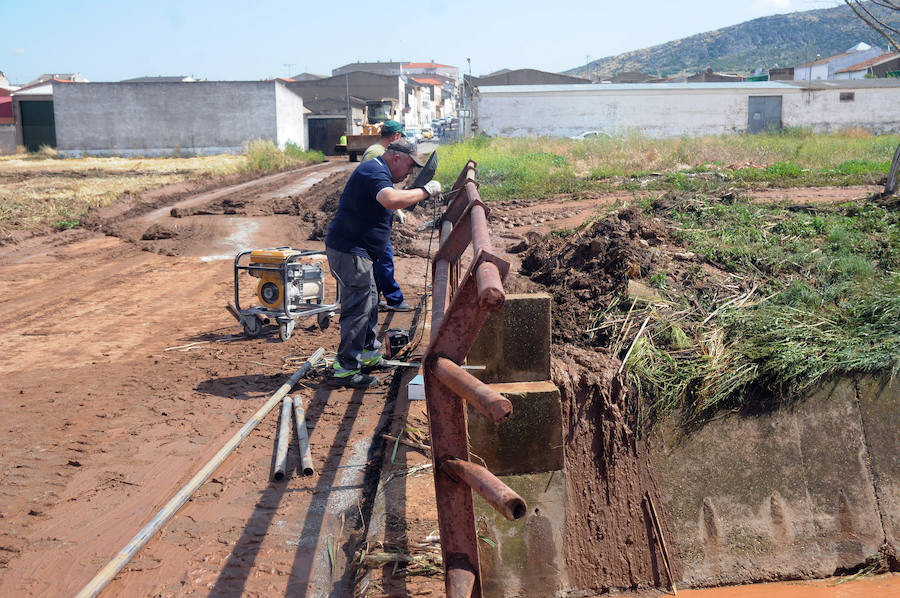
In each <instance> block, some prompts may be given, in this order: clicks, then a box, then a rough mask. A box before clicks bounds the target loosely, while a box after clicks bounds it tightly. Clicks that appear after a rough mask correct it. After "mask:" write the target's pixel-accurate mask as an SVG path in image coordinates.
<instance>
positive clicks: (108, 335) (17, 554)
mask: <svg viewBox="0 0 900 598" xmlns="http://www.w3.org/2000/svg"><path fill="white" fill-rule="evenodd" d="M332 168H333V169H336V171H337V172H338V174H340V173H346V172H347V171H348V170H349V165H347V164H341V163H337V164H331V165H325V166H323V169H332ZM326 175H327V173H326ZM317 177H321V172H320V170H316V169H309V170H307V171H304V172H295V173H291V174H286V175H285V176H282V177H280V178H278V179H276V180H275V181H274V182H266V181H263V183H262V188H263V189H267V191H265V192H264V193H269V194H272V195H274V196H280V197H286V196H298V195H299V194H302V193H303V190H304V189H309V188H310V187H312V186H313V185H312V183H311V181H312V180H315V179H316V178H317ZM322 178H324V177H322ZM246 182H249V183H253V182H254V181H246ZM238 184H239V185H240V184H244V182H239V183H238ZM335 184H339V183H335ZM259 188H260V187H257V191H255V192H253V193H259V191H258V189H259ZM298 188H300V190H297V189H298ZM213 193H222V194H224V195H229V196H230V197H232V198H237V199H241V197H246V196H247V194H250V191H249V190H247V189H246V188H245V189H238V190H237V191H235V192H232V190H230V189H217V190H215V191H209V190H206V191H204V192H202V193H199V194H196V195H192V194H188V195H182V194H181V192H180V191H179V192H176V191H173V190H172V189H171V188H170V189H168V190H167V193H160V192H157V193H156V194H155V196H154V195H153V194H151V195H150V196H149V197H147V196H141V197H136V198H135V197H129V198H126V200H125V201H124V202H123V204H122V205H115V206H111V207H110V209H109V210H106V211H103V212H102V214H101V213H100V211H98V213H96V214H95V221H94V222H95V226H94V227H93V228H92V229H91V230H85V229H81V230H73V231H66V232H63V233H58V234H53V235H49V236H45V237H33V238H30V239H25V240H22V241H21V242H20V243H17V244H15V245H7V246H5V247H3V248H0V258H2V265H0V324H2V329H0V353H2V354H3V356H4V357H3V359H2V360H0V374H2V377H3V382H4V383H3V388H2V389H0V410H2V412H3V413H4V417H3V423H4V428H3V443H2V446H0V595H3V596H61V595H74V594H75V593H76V592H77V591H78V590H79V589H80V588H81V587H83V585H84V584H85V583H87V581H88V580H89V579H90V578H91V577H92V576H93V575H94V574H95V573H96V572H97V571H98V570H99V569H100V568H101V567H102V566H103V565H104V564H105V563H106V562H108V561H109V560H110V559H111V558H112V556H114V555H115V553H116V552H117V551H118V550H120V549H121V548H122V547H123V546H125V545H126V544H127V543H128V541H129V540H130V539H131V538H132V536H133V535H134V534H135V533H136V532H137V531H138V530H139V529H140V528H141V526H143V525H144V524H146V522H147V521H148V520H149V519H150V518H151V517H152V516H153V515H154V514H155V513H156V512H157V511H158V510H159V509H160V508H161V507H162V506H163V505H164V504H165V502H166V501H168V499H169V498H171V496H172V495H173V494H174V493H175V492H176V491H177V490H178V488H180V487H181V486H182V485H183V484H184V483H185V482H187V481H188V480H189V479H190V477H191V476H193V475H194V473H195V472H196V471H197V469H198V468H199V467H200V466H202V464H203V463H205V462H206V461H207V460H208V459H209V458H210V457H212V455H213V454H214V453H215V452H216V451H217V450H218V449H219V448H220V447H221V446H222V444H223V443H224V442H225V440H227V439H228V438H229V437H230V436H231V434H233V433H234V432H235V431H236V430H237V429H238V428H240V426H241V425H243V423H244V422H245V421H246V420H247V419H248V418H249V417H250V415H252V414H253V412H255V410H256V409H257V408H258V407H259V405H260V404H261V403H262V402H264V401H265V399H266V398H267V397H268V396H269V395H270V394H271V393H272V392H274V390H275V389H277V388H278V386H279V385H280V384H281V383H282V382H283V381H284V379H285V376H286V375H287V374H289V373H290V372H291V371H293V370H292V369H291V368H290V366H289V365H285V362H284V360H285V358H289V357H297V358H300V357H302V356H308V355H309V354H311V353H312V351H314V350H315V348H317V347H319V346H322V347H325V348H326V350H327V351H328V352H329V354H331V352H332V351H333V350H334V349H335V348H336V346H337V338H338V337H337V334H338V333H337V327H336V326H332V327H330V328H329V329H327V330H325V331H321V330H319V329H318V326H317V325H316V324H315V322H314V321H311V320H300V321H299V322H298V323H297V328H296V329H295V332H294V335H293V336H292V337H291V339H289V340H288V341H287V342H284V343H282V342H280V341H279V339H278V335H277V330H276V329H274V328H271V327H270V328H268V329H266V331H265V332H264V334H263V335H262V336H261V337H260V338H257V339H245V338H244V337H243V336H242V335H241V334H240V327H239V326H238V324H237V323H236V322H235V321H234V319H233V318H232V317H231V316H230V315H229V314H228V313H227V312H226V311H225V310H224V309H223V306H224V304H225V303H226V302H227V301H229V300H231V299H232V298H233V271H232V264H231V260H233V258H234V252H235V251H236V250H235V249H234V248H233V247H232V246H230V245H228V244H227V243H225V241H226V240H227V238H228V236H229V235H231V234H232V232H233V231H236V230H244V231H245V232H246V236H245V237H244V238H243V241H242V243H246V246H245V247H271V246H276V245H294V246H299V247H303V248H310V249H316V248H321V247H322V245H321V243H315V242H311V241H308V240H307V238H308V236H309V233H310V226H309V224H308V223H306V222H304V221H303V219H302V217H301V216H299V215H297V216H293V215H275V216H244V215H237V214H235V215H225V214H223V215H208V216H199V215H198V216H188V217H183V218H172V217H171V215H170V212H171V209H172V208H173V207H180V206H184V205H188V206H189V205H190V204H191V202H196V203H197V204H205V203H207V202H208V201H210V198H209V195H210V194H213ZM304 196H305V197H306V196H311V197H315V193H312V194H311V195H310V194H306V195H304ZM161 197H165V198H167V199H160V198H161ZM212 199H213V200H214V199H215V197H213V198H212ZM270 199H275V198H274V197H270ZM173 202H174V203H173ZM100 231H108V232H109V233H111V234H103V233H102V232H100ZM113 233H114V234H113ZM145 234H146V236H147V237H149V238H148V239H142V237H143V236H145ZM167 244H168V245H167ZM223 246H224V247H223ZM169 250H171V252H172V253H178V255H175V256H173V255H167V253H168V252H169ZM217 255H221V258H217V257H216V256H217ZM396 267H397V277H398V280H399V281H400V284H401V286H402V287H403V289H404V291H405V292H406V295H407V297H408V300H409V301H410V302H411V303H416V302H417V301H418V296H417V291H421V289H419V288H417V287H418V286H419V281H421V280H422V279H423V275H424V270H425V264H424V260H421V259H414V260H412V259H410V260H407V259H404V258H402V257H401V258H398V260H397V262H396ZM62 281H64V283H63V282H62ZM412 282H414V283H415V285H413V284H411V283H412ZM329 285H331V283H330V279H329ZM249 286H250V285H248V287H249ZM328 292H333V289H332V288H331V287H330V286H329V291H328ZM248 300H250V298H249V297H248ZM382 318H383V320H384V324H385V326H386V327H392V326H393V327H402V326H404V325H407V326H408V319H409V318H411V315H410V314H394V313H390V314H382ZM296 393H297V394H300V395H301V396H303V399H304V403H305V405H306V407H307V422H308V428H309V435H310V441H311V446H312V455H313V460H314V463H315V464H316V467H317V473H316V475H315V476H314V477H311V478H306V477H302V476H300V475H298V474H297V473H296V466H297V459H296V449H295V448H293V449H292V452H291V457H290V458H289V462H288V466H289V469H290V471H291V472H292V474H291V475H290V476H288V478H287V480H286V481H284V482H281V483H273V482H270V481H269V480H270V475H271V466H272V465H271V463H272V454H273V448H274V446H273V444H274V437H275V430H276V426H277V419H278V418H277V414H275V415H272V414H270V415H269V417H267V418H266V419H265V420H264V421H263V422H262V423H261V424H260V426H259V428H258V429H257V430H256V431H254V432H253V434H251V436H250V437H249V438H248V439H247V440H246V441H244V443H242V445H241V446H240V447H239V448H238V450H237V451H235V453H234V454H233V455H232V456H231V457H229V459H228V460H226V462H225V464H223V466H222V467H221V468H220V469H219V470H218V471H216V472H215V474H214V476H213V478H212V479H211V480H210V481H209V482H207V484H205V485H204V486H203V487H202V488H201V489H200V490H199V491H198V492H197V493H196V494H195V495H194V497H193V498H192V499H191V501H190V502H189V503H188V504H187V505H186V506H185V507H184V508H183V509H182V510H181V511H180V512H179V513H178V514H177V515H176V516H175V517H174V518H173V519H172V521H171V522H170V523H169V524H168V525H167V526H166V527H165V528H164V529H163V530H162V531H161V533H160V534H158V535H157V536H156V537H155V538H153V539H152V540H151V541H150V543H149V544H148V545H147V546H146V547H145V548H144V549H143V550H142V551H141V552H140V553H139V554H138V555H137V556H136V557H135V559H134V560H132V562H131V563H130V564H129V565H128V567H127V568H126V569H125V571H123V572H122V573H121V574H120V575H119V576H117V577H116V579H115V580H114V581H113V582H112V584H111V585H110V586H109V587H108V589H107V590H106V593H109V594H110V595H120V596H140V595H164V596H208V595H216V596H238V595H273V594H274V595H285V594H287V593H302V592H306V595H310V596H311V595H323V594H324V595H327V594H328V593H330V592H335V593H336V594H335V595H348V594H349V593H350V583H351V582H352V571H350V570H349V569H348V568H347V564H348V561H349V560H350V559H351V558H352V555H353V552H354V551H355V550H356V547H357V542H358V537H357V534H358V531H359V530H360V529H361V526H362V521H361V520H360V513H365V512H366V508H367V507H366V500H365V496H364V494H363V493H362V490H363V489H364V488H366V487H367V485H368V482H367V481H366V480H365V474H366V472H367V471H369V469H370V468H369V467H368V463H369V461H370V460H371V459H372V458H373V457H372V453H370V449H371V447H372V446H373V444H372V440H373V438H375V437H377V430H378V429H379V428H380V427H381V426H382V425H383V423H382V420H383V418H385V417H386V416H387V414H389V413H390V406H389V405H387V404H386V403H385V400H384V396H383V390H378V389H375V390H373V391H371V392H366V393H362V392H352V391H348V390H341V389H332V388H330V387H328V386H327V385H326V384H324V383H323V381H322V378H321V377H320V376H319V375H318V374H317V375H314V376H312V377H310V378H309V379H308V380H306V381H304V382H303V384H302V385H300V386H299V387H298V389H297V390H296ZM329 543H330V545H331V546H332V547H333V548H334V556H335V562H334V563H332V564H329V561H330V557H329V549H328V548H329ZM330 567H333V568H334V571H335V575H334V578H333V579H329V577H328V574H327V572H328V571H329V569H330ZM322 571H324V572H326V573H325V577H324V578H322V577H319V578H316V577H315V573H316V572H319V573H321V572H322Z"/></svg>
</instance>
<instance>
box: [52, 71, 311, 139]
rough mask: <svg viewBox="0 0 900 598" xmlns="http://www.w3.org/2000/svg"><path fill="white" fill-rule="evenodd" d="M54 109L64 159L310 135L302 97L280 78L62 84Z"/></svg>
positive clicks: (55, 92)
mask: <svg viewBox="0 0 900 598" xmlns="http://www.w3.org/2000/svg"><path fill="white" fill-rule="evenodd" d="M63 88H65V89H63ZM279 88H280V89H281V91H282V92H286V93H290V94H291V95H293V96H294V98H296V100H292V99H290V96H288V95H285V94H284V93H281V92H278V91H276V90H278V89H279ZM276 94H278V97H279V98H280V99H281V100H282V101H283V102H284V105H283V106H282V108H283V111H282V113H281V115H280V118H279V110H278V108H277V102H276ZM53 104H54V117H55V120H56V140H57V147H58V150H59V152H60V154H61V155H63V156H77V155H81V154H93V155H145V156H156V155H168V154H172V153H175V152H176V151H177V152H179V153H182V154H215V153H225V152H241V151H243V144H244V142H246V141H248V140H251V139H271V140H272V141H274V142H276V143H280V144H281V143H283V142H284V141H285V140H286V139H288V138H291V136H292V135H296V136H298V139H297V142H298V143H300V142H301V140H302V139H303V138H304V135H303V133H302V127H303V124H302V100H301V99H300V98H299V96H296V94H293V93H292V92H289V91H288V90H286V89H284V87H283V85H282V84H281V83H276V82H272V81H269V82H263V81H259V82H256V81H227V82H225V81H198V82H192V83H69V84H66V85H56V86H55V88H54V94H53ZM291 110H299V114H298V115H297V116H296V118H297V119H298V121H299V122H294V123H292V118H293V117H291V118H289V117H288V114H289V113H290V111H291ZM279 120H281V121H283V122H279ZM282 127H283V131H284V132H283V133H282ZM298 132H299V133H298Z"/></svg>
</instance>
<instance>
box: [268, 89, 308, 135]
mask: <svg viewBox="0 0 900 598" xmlns="http://www.w3.org/2000/svg"><path fill="white" fill-rule="evenodd" d="M275 119H276V141H275V142H276V143H277V144H278V147H279V148H281V149H284V146H285V144H287V142H288V141H290V142H293V143H295V144H297V145H299V146H300V147H301V148H303V150H304V151H305V150H307V149H309V137H308V136H307V134H306V128H305V124H306V121H305V120H304V119H303V98H301V97H300V96H298V95H297V94H296V93H294V92H293V91H291V90H289V89H288V88H287V87H285V86H284V85H282V84H281V83H277V84H276V85H275Z"/></svg>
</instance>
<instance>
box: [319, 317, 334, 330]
mask: <svg viewBox="0 0 900 598" xmlns="http://www.w3.org/2000/svg"><path fill="white" fill-rule="evenodd" d="M331 316H332V314H329V313H321V314H319V315H317V316H316V322H317V323H318V324H319V330H325V329H326V328H328V327H329V326H330V325H331Z"/></svg>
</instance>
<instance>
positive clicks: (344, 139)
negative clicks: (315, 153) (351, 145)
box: [338, 135, 347, 145]
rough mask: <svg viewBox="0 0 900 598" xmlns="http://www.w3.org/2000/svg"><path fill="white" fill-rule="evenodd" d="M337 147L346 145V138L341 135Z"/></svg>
mask: <svg viewBox="0 0 900 598" xmlns="http://www.w3.org/2000/svg"><path fill="white" fill-rule="evenodd" d="M338 145H347V136H346V135H341V140H340V141H338Z"/></svg>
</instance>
